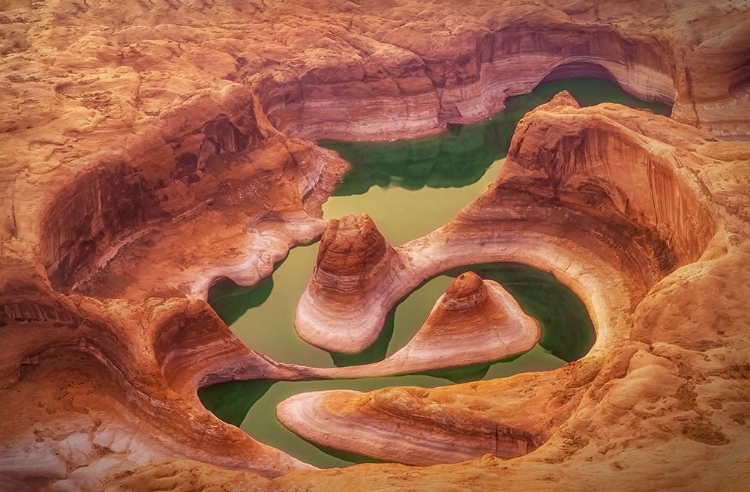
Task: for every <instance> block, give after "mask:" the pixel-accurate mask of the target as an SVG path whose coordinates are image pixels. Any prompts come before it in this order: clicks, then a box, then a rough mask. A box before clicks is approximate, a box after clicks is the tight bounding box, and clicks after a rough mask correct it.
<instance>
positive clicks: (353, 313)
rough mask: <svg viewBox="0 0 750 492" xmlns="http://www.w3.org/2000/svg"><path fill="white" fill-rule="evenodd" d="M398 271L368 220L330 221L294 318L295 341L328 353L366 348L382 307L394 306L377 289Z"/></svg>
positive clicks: (380, 319)
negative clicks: (298, 338) (297, 339)
mask: <svg viewBox="0 0 750 492" xmlns="http://www.w3.org/2000/svg"><path fill="white" fill-rule="evenodd" d="M401 269H403V266H402V265H401V260H400V258H399V257H398V255H397V253H396V252H395V250H394V249H393V248H392V247H391V245H390V244H388V243H387V242H386V240H385V238H383V236H382V235H381V234H380V231H378V230H377V227H376V226H375V224H374V223H373V221H372V219H371V218H370V217H369V216H367V215H366V214H362V215H359V216H354V215H347V216H345V217H342V218H341V219H334V220H331V221H330V222H329V223H328V225H327V226H326V229H325V231H324V232H323V236H322V237H321V239H320V246H319V249H318V258H317V261H316V263H315V269H314V271H313V274H312V278H311V279H310V282H309V283H308V285H307V288H306V289H305V292H304V293H303V294H302V298H301V299H300V301H299V304H298V306H297V311H296V313H295V320H294V325H295V328H296V330H297V333H298V334H299V336H300V338H302V339H303V340H305V341H307V342H308V343H310V344H312V345H315V346H316V347H320V348H322V349H324V350H327V351H329V352H341V353H357V352H361V351H362V350H364V349H365V348H367V347H368V346H369V345H370V344H372V342H374V341H375V339H376V338H377V337H378V334H379V333H380V331H381V329H382V327H383V324H384V323H385V314H386V312H387V311H386V312H384V311H383V306H389V305H392V304H393V303H394V302H395V301H397V300H398V298H395V299H394V298H393V294H392V293H391V289H390V287H385V288H383V286H390V284H391V279H392V278H393V277H394V276H395V275H397V274H398V270H401ZM373 314H374V316H373Z"/></svg>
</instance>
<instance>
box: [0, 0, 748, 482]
mask: <svg viewBox="0 0 750 492" xmlns="http://www.w3.org/2000/svg"><path fill="white" fill-rule="evenodd" d="M552 3H553V2H542V1H540V0H531V1H528V2H524V3H523V4H522V5H516V4H512V5H511V4H507V3H498V2H485V1H484V0H468V1H466V2H462V4H461V6H460V8H457V7H456V5H453V4H450V5H448V4H447V3H445V2H439V1H437V0H434V1H427V2H424V1H422V2H408V1H395V2H388V3H387V4H384V3H383V2H375V1H373V0H363V1H361V2H338V1H336V2H333V1H322V2H319V1H316V2H309V1H307V0H295V1H290V2H273V3H270V2H262V1H248V2H229V3H220V2H191V1H184V2H171V1H170V2H161V1H154V2H146V3H139V2H120V3H107V2H83V3H81V2H74V1H72V0H56V1H50V2H36V1H34V2H30V3H24V2H20V1H17V0H12V1H10V2H5V3H4V5H3V6H2V8H1V9H0V33H1V34H2V35H1V36H0V53H1V54H2V61H1V62H0V91H2V93H3V96H4V97H2V98H0V115H1V116H0V149H1V150H0V153H1V154H2V157H3V166H2V170H0V336H1V337H2V340H3V347H4V350H3V354H2V356H0V398H2V400H3V402H4V405H3V407H2V408H0V437H1V439H0V441H2V443H3V444H2V447H0V488H3V489H9V490H28V489H31V490H35V489H36V490H38V489H48V488H52V489H58V490H77V489H83V490H86V489H89V490H104V489H107V488H108V487H110V488H112V489H116V488H117V487H124V488H135V489H140V490H144V489H145V490H149V489H157V488H161V487H162V485H164V487H163V488H173V487H177V488H176V489H175V490H179V489H182V490H201V489H206V488H209V487H211V486H212V485H218V486H226V487H231V486H237V485H238V484H242V485H243V486H244V485H247V486H252V487H256V488H258V489H259V490H263V489H264V488H267V489H269V490H279V489H284V488H288V489H299V488H300V487H302V488H307V489H310V490H316V489H317V490H326V491H331V490H351V489H353V488H356V489H366V488H376V487H380V488H383V489H387V488H391V489H419V488H422V489H429V490H436V488H439V487H441V486H442V487H444V488H446V489H450V490H455V489H456V488H460V487H461V486H463V485H466V484H471V486H472V487H474V488H495V487H497V483H498V482H499V481H502V484H503V487H504V488H506V489H508V490H514V489H515V490H525V489H527V488H528V484H529V483H534V484H537V485H539V487H545V486H546V485H547V484H549V488H551V489H560V488H571V487H576V488H584V487H586V488H592V489H597V488H602V486H605V487H607V488H610V489H618V488H619V489H624V488H628V489H654V488H659V489H667V488H683V489H684V488H689V487H692V488H695V489H700V490H705V489H711V488H715V489H723V490H730V489H731V488H732V487H736V485H737V484H738V483H744V482H743V479H744V478H747V477H746V474H747V471H746V469H747V466H746V464H747V462H748V457H747V450H748V449H750V442H749V441H750V438H749V437H748V431H747V427H746V421H747V419H748V418H750V410H749V409H748V403H747V402H748V401H750V395H748V391H747V385H746V379H747V360H748V354H747V347H748V340H747V338H748V335H747V333H748V330H749V328H748V327H749V326H750V320H748V311H747V307H746V303H745V300H746V299H747V298H748V297H749V296H750V292H748V289H747V286H748V285H750V278H748V277H749V276H750V274H749V273H748V271H747V268H746V265H747V264H748V263H749V262H750V248H749V247H748V244H750V240H749V239H748V238H749V237H750V230H749V226H748V224H750V217H748V214H747V210H749V209H750V203H748V198H747V197H748V188H750V176H749V175H748V171H747V169H748V166H747V162H748V161H750V149H749V148H748V144H746V143H743V142H728V141H724V140H718V139H717V137H721V138H727V139H742V138H746V137H747V136H748V135H750V125H748V121H747V114H748V113H750V111H748V108H749V107H750V96H748V87H750V84H749V83H748V81H749V80H750V77H748V71H747V67H748V60H750V57H749V56H748V52H747V37H748V30H749V29H750V27H749V26H750V14H749V13H748V9H747V7H746V6H744V5H742V4H740V3H738V2H723V3H718V4H717V3H711V4H707V3H706V2H702V1H699V0H683V1H678V2H667V3H664V2H651V1H648V0H640V1H637V2H624V3H623V2H615V3H613V2H596V1H593V0H581V1H566V2H561V3H554V5H552ZM634 12H637V15H634ZM592 67H593V68H592ZM596 67H601V68H596ZM566 71H567V73H584V72H585V73H595V74H597V75H598V76H606V77H611V78H613V79H615V80H617V81H618V82H619V83H620V84H621V85H622V86H623V87H625V88H626V89H628V90H629V91H631V92H633V93H635V94H639V95H641V96H644V97H647V98H650V99H655V100H661V101H665V102H673V103H674V108H673V113H672V116H673V118H674V120H675V121H672V120H669V119H666V118H659V117H654V116H653V115H650V114H648V113H644V112H638V111H629V110H626V109H624V108H622V107H619V106H612V105H603V106H599V107H596V108H589V109H579V108H576V107H575V106H574V105H572V104H569V103H566V102H565V101H563V100H558V101H557V103H556V106H548V107H546V108H542V109H540V110H538V111H537V112H535V113H534V114H532V115H529V117H528V118H526V120H525V121H524V122H523V123H522V124H521V125H520V126H519V128H518V131H517V133H516V136H515V138H514V142H513V147H512V149H511V155H510V156H509V159H508V162H507V164H506V166H504V168H503V171H502V175H501V176H500V177H499V180H498V182H497V183H496V185H495V186H494V187H493V189H492V190H490V191H489V192H488V193H487V194H486V195H484V196H483V197H482V198H481V199H480V200H479V201H478V202H476V203H475V204H474V205H472V206H471V207H469V208H467V209H466V210H464V212H463V213H462V214H460V216H459V217H457V219H456V220H455V221H454V222H453V223H451V224H450V225H448V226H446V228H443V229H441V230H439V231H436V232H435V233H434V234H431V235H429V236H427V237H426V238H423V239H420V240H417V241H414V242H412V243H410V244H408V245H405V246H404V247H402V248H397V249H395V251H396V254H397V255H398V258H402V259H404V261H405V262H406V263H405V265H408V269H405V270H404V272H405V273H402V274H400V275H398V276H397V277H396V278H394V279H393V283H392V289H393V291H394V292H395V294H393V295H395V296H397V297H396V298H395V299H399V298H401V297H403V296H404V295H405V294H406V293H408V292H409V291H410V290H411V289H413V288H414V286H416V285H418V284H419V283H420V282H421V281H422V280H424V279H425V278H428V277H429V276H431V275H434V274H435V273H438V272H440V271H444V270H445V269H446V268H450V267H451V266H455V265H458V264H464V263H467V262H474V261H516V262H525V263H528V264H531V265H533V266H536V267H538V268H541V269H543V270H545V271H549V272H553V273H554V274H555V275H556V276H557V277H558V278H559V279H560V280H561V281H563V282H564V283H565V284H567V285H568V286H570V287H571V288H572V289H573V290H574V291H575V292H576V293H577V294H578V295H579V296H580V297H581V299H582V300H583V301H584V302H585V303H586V305H587V307H588V308H589V310H590V312H591V315H592V318H593V320H594V322H595V324H596V327H597V330H598V337H597V343H596V345H595V347H594V349H593V351H592V353H591V354H589V356H587V357H586V358H584V359H582V360H581V361H578V362H576V363H575V364H570V365H568V366H565V367H563V368H561V369H560V370H557V371H553V372H550V373H544V374H531V375H523V376H517V377H514V378H510V379H507V380H500V381H488V382H483V383H476V384H474V383H472V384H469V385H461V386H455V387H451V388H449V389H435V390H429V391H425V392H421V391H419V390H403V389H395V390H394V389H390V390H383V391H382V392H381V394H379V395H375V396H373V395H369V396H358V395H350V394H343V395H337V394H331V395H328V394H327V395H325V396H324V397H319V398H318V397H316V400H315V402H316V409H318V408H325V409H326V410H329V405H327V402H329V401H334V400H335V401H337V402H338V403H337V407H338V408H339V409H340V411H341V415H345V417H346V420H345V421H338V422H339V423H338V424H337V425H339V426H340V427H341V428H342V429H346V428H347V427H351V426H352V425H354V424H353V422H356V423H357V424H356V425H357V426H358V427H359V428H360V429H361V430H362V432H365V428H364V426H365V424H366V423H368V422H370V423H372V424H373V434H372V435H377V438H378V440H377V442H378V446H383V445H385V443H388V442H393V441H392V440H393V439H394V437H395V436H396V434H394V432H393V427H392V425H391V423H392V422H393V421H394V420H389V419H396V420H398V421H399V422H400V423H402V424H407V423H411V424H413V425H414V427H413V433H411V434H409V433H407V437H409V438H415V439H427V440H428V441H429V439H432V442H434V443H437V444H435V445H434V446H433V447H432V451H430V453H428V454H427V455H426V456H429V462H435V461H437V460H438V459H439V456H440V454H441V453H446V452H448V451H447V449H446V447H445V446H444V443H445V442H447V441H446V439H448V440H450V439H455V440H456V442H457V443H463V442H466V439H467V437H468V438H470V437H471V436H475V437H476V439H477V440H478V441H481V443H482V444H481V446H479V447H481V448H482V449H488V450H489V452H490V453H492V452H494V451H492V449H491V446H492V438H490V439H487V438H485V437H479V434H480V433H482V435H484V434H483V433H485V431H486V432H490V433H491V432H493V431H492V429H493V428H494V429H495V431H494V432H496V434H497V436H498V439H499V441H498V440H496V441H495V442H496V443H497V442H500V443H501V444H502V445H503V446H506V444H507V443H508V439H506V437H507V436H508V435H515V436H522V439H521V440H523V442H525V443H526V444H522V443H520V442H521V441H517V446H516V448H515V449H516V450H517V451H519V453H520V451H523V449H522V447H523V446H525V448H524V449H525V450H527V451H528V450H529V449H532V448H536V450H535V451H534V452H533V453H531V454H528V455H526V456H522V457H520V458H517V459H514V460H510V461H507V462H500V461H498V460H496V459H494V458H491V457H486V458H482V459H479V460H473V461H469V462H466V463H462V464H455V465H445V466H436V467H432V468H429V469H425V470H415V469H413V468H401V467H398V466H394V465H373V466H368V467H352V468H351V469H348V470H343V471H341V470H337V471H332V472H315V473H311V472H309V470H307V469H308V468H309V467H308V466H306V465H305V464H303V463H300V462H299V461H297V460H295V459H294V458H292V457H290V456H288V455H286V454H284V453H282V452H280V451H278V450H275V449H273V448H270V447H268V446H264V445H262V444H260V443H257V442H256V441H254V440H253V439H251V438H250V437H248V436H247V435H245V434H244V433H242V432H241V431H240V430H238V429H236V428H233V427H231V426H228V425H226V424H224V423H223V422H221V421H219V420H218V419H216V418H215V417H214V416H212V415H211V414H210V413H208V412H207V411H206V410H205V409H204V408H202V407H201V405H200V403H199V401H198V399H197V398H196V396H195V390H196V389H197V387H198V386H200V385H203V384H209V383H213V382H220V381H225V380H231V379H236V378H275V379H300V378H307V377H312V375H313V372H314V371H311V370H310V369H309V368H295V367H291V366H283V365H280V364H276V363H274V361H271V360H269V359H268V358H266V357H264V356H263V355H262V354H257V353H254V352H251V351H249V350H248V349H246V348H244V347H243V346H242V345H241V344H239V342H238V341H237V339H236V338H235V337H234V336H233V335H232V334H231V332H230V331H229V330H228V329H227V328H226V326H224V325H223V323H222V322H221V321H220V320H219V319H218V318H216V317H215V316H214V315H213V313H211V311H210V309H208V307H207V306H206V305H205V303H204V301H203V300H202V298H204V297H205V294H206V291H207V288H208V286H209V285H210V283H211V282H212V281H213V279H214V278H216V277H222V276H226V277H230V278H232V279H234V280H235V281H236V282H238V283H244V284H252V283H253V282H256V281H258V280H259V279H261V278H263V277H265V276H267V275H268V274H270V272H271V271H272V269H273V264H274V262H276V261H278V260H280V259H281V258H283V256H284V254H285V253H286V251H287V250H288V248H290V247H291V246H293V245H295V244H299V243H302V242H306V241H309V240H312V239H314V238H315V237H317V236H319V235H320V234H321V233H322V232H323V229H324V227H325V222H324V221H323V220H322V218H321V214H320V203H321V202H322V201H323V200H324V199H325V198H326V197H327V196H328V195H329V194H330V193H331V190H332V189H333V186H334V185H335V183H336V182H337V180H338V179H339V178H340V176H341V174H342V173H343V171H344V170H345V167H346V165H345V163H343V162H341V161H340V160H339V159H337V158H336V156H335V155H333V154H331V153H329V152H326V151H323V150H322V149H320V148H318V147H317V146H315V145H314V144H313V143H311V142H309V141H306V140H304V139H302V138H300V139H297V138H292V137H293V136H295V135H296V136H299V137H303V138H322V137H326V138H347V139H383V140H388V139H394V138H406V137H412V136H418V135H426V134H429V133H434V132H438V131H441V130H442V129H443V128H444V126H445V125H446V123H447V122H468V121H473V120H476V119H478V118H481V117H483V116H485V115H488V114H490V113H491V112H493V111H495V110H497V109H499V108H500V107H502V104H503V100H504V99H505V98H506V97H507V96H509V95H512V94H517V93H521V92H525V91H528V90H530V89H531V88H532V87H533V86H534V85H535V84H536V83H537V82H538V81H540V80H542V79H543V78H544V77H548V76H551V77H555V76H559V74H560V73H565V72H566ZM381 290H382V289H381ZM394 302H395V300H394ZM383 309H386V310H387V307H383ZM379 315H380V314H379V313H370V314H369V315H368V317H372V318H373V319H375V318H377V317H378V316H379ZM367 401H374V403H373V404H372V405H371V406H370V408H365V407H358V406H357V404H359V403H363V402H367ZM381 410H382V411H381ZM388 412H390V415H391V417H387V418H385V419H384V416H387V415H389V414H388ZM420 419H421V420H420ZM532 420H533V421H532ZM417 421H418V422H417ZM447 422H457V423H460V425H457V426H455V427H453V428H451V427H450V426H448V425H446V423H447ZM493 425H494V426H495V427H493ZM402 429H406V430H408V429H407V428H406V427H404V426H402ZM511 430H512V432H511ZM506 431H507V432H506ZM333 432H334V428H333V425H331V433H333ZM513 433H515V434H513ZM362 435H363V434H362ZM500 436H502V439H500ZM441 443H442V444H441ZM331 444H332V445H336V446H338V447H342V448H346V449H352V448H351V446H350V444H349V443H347V442H346V440H345V439H342V437H341V436H338V437H337V439H336V441H335V442H331ZM485 445H486V446H485ZM482 446H484V447H482ZM537 446H538V447H537ZM393 448H394V449H393V456H394V457H396V459H399V460H402V461H408V460H407V458H406V457H404V456H405V455H404V453H405V452H406V451H408V449H409V448H407V447H401V448H399V447H398V446H393ZM411 449H414V448H411ZM504 449H505V448H504ZM476 453H477V451H476V450H475V449H472V450H470V451H468V452H465V453H464V454H463V455H462V456H464V457H469V456H476ZM519 453H517V454H519ZM459 454H460V453H459ZM497 454H501V453H497ZM454 459H463V458H461V457H460V456H457V455H453V457H452V458H449V460H450V461H452V460H454ZM427 461H428V460H427V459H426V460H425V462H427ZM409 462H413V461H409ZM563 463H564V464H563ZM561 464H562V465H561ZM303 469H304V470H306V471H305V472H304V473H292V472H293V471H294V470H303ZM256 475H261V476H263V477H266V478H273V477H276V478H275V479H274V480H273V481H272V480H268V479H266V478H260V477H256ZM281 475H285V476H283V477H280V476H281ZM175 477H178V478H175ZM181 478H182V479H183V480H180V479H181ZM603 484H604V485H603Z"/></svg>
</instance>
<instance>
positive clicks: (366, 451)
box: [276, 388, 541, 466]
mask: <svg viewBox="0 0 750 492" xmlns="http://www.w3.org/2000/svg"><path fill="white" fill-rule="evenodd" d="M426 396H427V393H426V392H425V391H424V390H421V389H419V388H393V389H391V390H389V391H381V392H376V393H373V394H367V395H362V394H361V393H358V392H355V391H333V392H316V393H302V394H299V395H295V396H293V397H291V398H289V399H287V400H285V401H283V402H282V403H280V404H279V406H278V407H277V409H276V415H277V416H278V418H279V420H280V421H281V422H282V423H283V424H284V425H286V426H289V424H290V423H293V425H292V430H294V432H296V433H298V434H299V435H301V436H302V437H304V438H305V439H308V440H310V441H313V442H316V443H319V444H322V445H324V446H329V447H332V448H336V449H343V450H345V451H348V452H352V453H358V454H361V455H366V456H373V457H376V458H378V459H383V460H388V461H396V462H401V463H405V464H410V465H422V466H424V465H433V464H436V463H456V462H459V461H465V460H468V459H472V458H478V457H480V456H483V455H485V454H492V455H495V456H498V457H500V458H505V459H508V458H515V457H518V456H522V455H525V454H527V453H529V452H531V451H533V450H534V449H536V448H537V447H538V446H539V444H540V443H541V440H540V439H539V438H538V436H536V435H534V434H533V433H531V432H529V431H527V430H524V429H522V428H514V427H509V426H505V425H498V424H497V423H496V422H493V421H491V420H487V421H485V422H484V423H483V424H484V425H481V424H479V423H478V419H477V418H463V417H468V414H469V412H466V414H465V415H461V414H460V413H458V412H451V411H446V408H445V407H444V406H442V405H435V406H431V405H429V402H427V401H425V400H424V398H425V397H426ZM323 422H325V427H321V423H323ZM352 422H367V426H366V427H364V426H360V425H352ZM402 426H406V427H407V429H405V430H401V429H400V428H401V427H402ZM438 429H449V431H448V432H442V433H441V432H440V431H439V430H438ZM342 432H346V435H345V436H344V435H343V434H341V433H342Z"/></svg>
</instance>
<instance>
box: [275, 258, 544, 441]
mask: <svg viewBox="0 0 750 492" xmlns="http://www.w3.org/2000/svg"><path fill="white" fill-rule="evenodd" d="M540 335H541V332H540V330H539V324H538V323H537V321H536V320H535V319H534V318H531V317H530V316H528V315H526V313H524V312H523V310H522V309H521V306H519V305H518V303H517V302H516V300H515V299H514V298H513V296H511V295H510V294H509V293H508V292H507V291H506V290H505V289H503V288H502V286H501V285H500V284H498V283H497V282H493V281H491V280H482V278H481V277H479V275H477V274H476V273H473V272H466V273H463V274H461V275H459V276H458V277H456V279H455V280H454V281H453V282H452V283H451V285H450V286H449V287H448V290H446V292H445V294H444V295H442V296H440V298H439V299H438V300H437V302H436V303H435V306H434V307H433V308H432V312H431V313H430V316H429V317H428V318H427V320H426V321H425V323H424V325H422V327H421V328H420V329H419V331H418V332H417V333H416V334H415V335H414V337H413V338H412V339H411V340H410V341H409V343H407V344H406V346H404V347H403V348H402V349H400V350H398V351H396V352H395V353H394V354H393V355H390V356H388V357H386V358H385V359H383V360H382V361H380V362H375V363H372V364H364V365H359V366H349V367H339V368H334V369H312V368H311V369H310V371H314V373H315V374H316V375H317V376H319V377H335V378H356V377H376V376H391V375H396V374H410V373H418V372H424V371H434V370H438V369H450V368H457V367H465V366H470V365H472V364H480V363H484V362H494V361H498V360H500V359H504V358H506V357H510V356H512V355H516V354H520V353H522V352H526V351H527V350H530V349H532V348H533V347H534V345H535V344H536V343H537V342H538V341H539V337H540ZM279 417H280V419H281V421H282V422H283V423H285V424H286V423H287V421H286V420H284V419H283V414H282V413H279ZM288 423H289V426H290V428H291V429H292V430H293V431H295V432H296V431H297V430H298V429H297V425H298V424H297V423H296V422H295V421H294V420H293V419H290V420H289V421H288Z"/></svg>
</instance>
